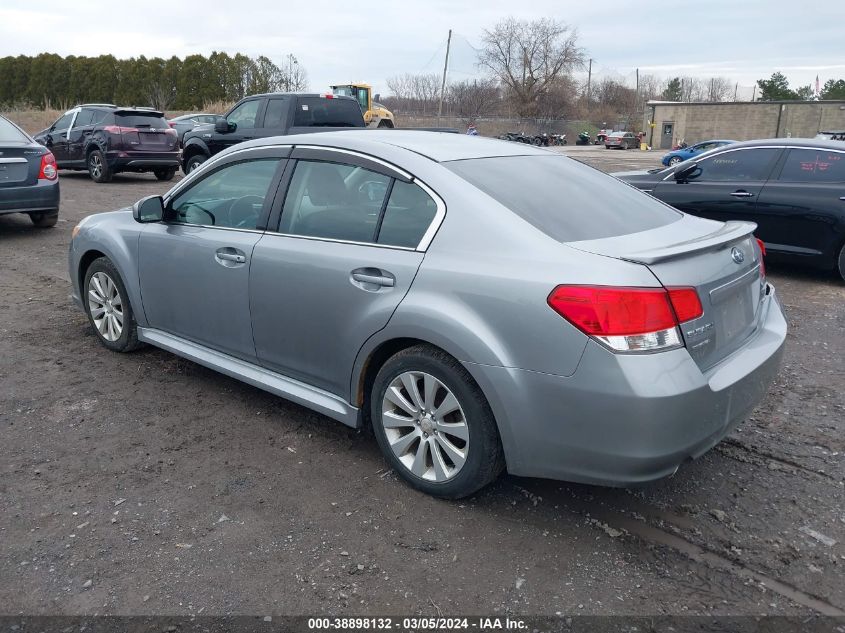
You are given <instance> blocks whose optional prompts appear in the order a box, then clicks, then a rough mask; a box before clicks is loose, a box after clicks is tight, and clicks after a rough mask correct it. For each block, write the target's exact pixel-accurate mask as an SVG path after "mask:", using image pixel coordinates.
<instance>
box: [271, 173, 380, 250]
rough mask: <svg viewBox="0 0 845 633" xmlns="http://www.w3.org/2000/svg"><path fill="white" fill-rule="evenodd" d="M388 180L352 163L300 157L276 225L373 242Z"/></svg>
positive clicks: (305, 233) (283, 229)
mask: <svg viewBox="0 0 845 633" xmlns="http://www.w3.org/2000/svg"><path fill="white" fill-rule="evenodd" d="M391 180H392V179H391V178H390V177H389V176H385V175H384V174H379V173H376V172H374V171H370V170H369V169H364V168H363V167H357V166H354V165H347V164H342V163H330V162H322V161H311V160H300V161H299V162H297V164H296V170H295V171H294V173H293V178H292V179H291V183H290V186H289V187H288V193H287V196H286V197H285V204H284V208H283V209H282V219H281V224H280V227H279V231H280V232H281V233H285V234H288V235H302V236H308V237H319V238H326V239H333V240H344V241H351V242H373V241H375V235H376V228H377V226H378V219H379V216H380V214H381V212H382V209H383V206H384V199H385V197H386V196H387V192H388V189H389V187H390V185H391Z"/></svg>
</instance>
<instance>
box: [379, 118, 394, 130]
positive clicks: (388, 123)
mask: <svg viewBox="0 0 845 633" xmlns="http://www.w3.org/2000/svg"><path fill="white" fill-rule="evenodd" d="M376 127H380V128H385V127H386V128H392V127H393V122H392V121H389V120H388V119H382V120H381V121H379V122H378V125H377V126H376Z"/></svg>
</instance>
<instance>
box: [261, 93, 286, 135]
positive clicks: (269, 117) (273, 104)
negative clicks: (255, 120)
mask: <svg viewBox="0 0 845 633" xmlns="http://www.w3.org/2000/svg"><path fill="white" fill-rule="evenodd" d="M289 104H290V99H270V100H269V101H268V102H267V113H266V114H265V115H264V127H266V128H276V129H282V128H285V127H287V124H288V106H289Z"/></svg>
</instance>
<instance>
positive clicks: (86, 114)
mask: <svg viewBox="0 0 845 633" xmlns="http://www.w3.org/2000/svg"><path fill="white" fill-rule="evenodd" d="M93 118H94V111H93V110H89V109H88V108H83V109H82V110H80V112H79V114H77V115H76V121H74V122H73V127H74V128H78V127H84V126H86V125H91V122H92V120H93Z"/></svg>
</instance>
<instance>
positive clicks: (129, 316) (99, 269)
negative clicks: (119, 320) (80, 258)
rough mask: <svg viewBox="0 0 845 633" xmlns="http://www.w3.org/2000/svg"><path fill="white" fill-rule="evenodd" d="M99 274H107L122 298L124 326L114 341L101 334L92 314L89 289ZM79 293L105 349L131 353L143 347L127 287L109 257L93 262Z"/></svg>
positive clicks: (86, 312)
mask: <svg viewBox="0 0 845 633" xmlns="http://www.w3.org/2000/svg"><path fill="white" fill-rule="evenodd" d="M97 273H103V274H105V275H106V276H107V277H108V278H109V279H110V280H111V281H112V282H113V283H114V285H115V287H116V289H117V293H118V294H119V296H120V304H121V308H122V312H123V326H122V330H121V332H120V336H119V337H117V338H116V339H115V340H113V341H110V340H108V339H107V338H106V337H105V336H104V335H103V334H102V333H101V332H100V329H99V328H98V327H97V324H96V323H95V322H94V317H93V315H92V313H91V303H92V298H91V292H90V291H89V289H90V287H91V278H92V277H93V276H94V275H96V274H97ZM79 291H80V293H81V295H82V301H83V303H84V305H85V314H86V315H87V316H88V322H89V323H90V324H91V327H92V328H93V330H94V334H95V335H96V336H97V339H98V340H99V341H100V343H101V344H102V345H103V346H104V347H106V348H108V349H110V350H112V351H113V352H131V351H132V350H135V349H137V348H138V347H141V345H142V343H141V342H139V341H138V324H137V323H136V322H135V313H134V312H133V310H132V305H131V304H130V303H129V294H128V293H127V292H126V286H124V285H123V279H121V277H120V273H118V272H117V268H115V266H114V264H112V263H111V260H109V259H108V258H107V257H99V258H97V259H95V260H94V261H93V262H91V265H90V266H88V270H86V271H85V277H84V281H83V284H82V288H80V289H79Z"/></svg>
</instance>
